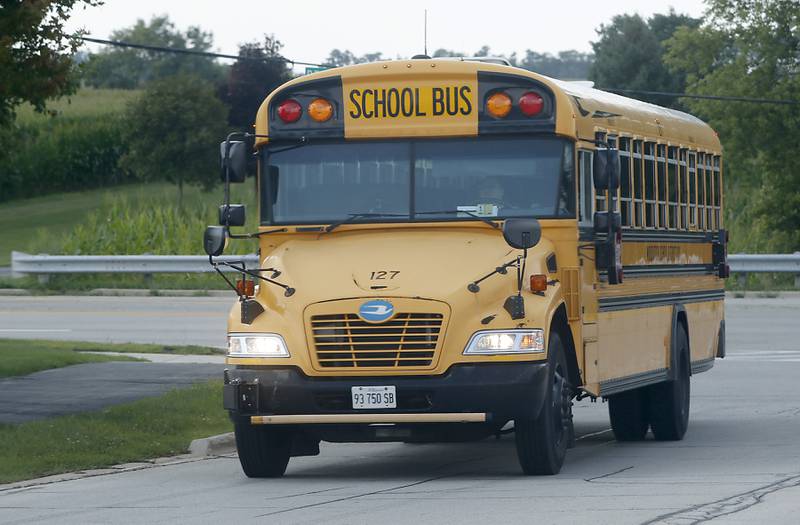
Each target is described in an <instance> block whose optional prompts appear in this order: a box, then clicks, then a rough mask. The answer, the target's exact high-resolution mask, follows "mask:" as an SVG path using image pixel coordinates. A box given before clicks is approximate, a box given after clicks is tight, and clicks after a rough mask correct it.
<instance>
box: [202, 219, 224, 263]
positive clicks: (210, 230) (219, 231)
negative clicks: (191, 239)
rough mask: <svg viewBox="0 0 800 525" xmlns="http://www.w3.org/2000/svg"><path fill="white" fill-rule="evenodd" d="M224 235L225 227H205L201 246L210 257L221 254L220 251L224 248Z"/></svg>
mask: <svg viewBox="0 0 800 525" xmlns="http://www.w3.org/2000/svg"><path fill="white" fill-rule="evenodd" d="M226 237H227V235H226V233H225V228H223V227H222V226H209V227H207V228H206V232H205V234H203V248H205V250H206V253H207V254H208V255H210V256H211V257H216V256H218V255H222V251H223V250H224V249H225V239H226Z"/></svg>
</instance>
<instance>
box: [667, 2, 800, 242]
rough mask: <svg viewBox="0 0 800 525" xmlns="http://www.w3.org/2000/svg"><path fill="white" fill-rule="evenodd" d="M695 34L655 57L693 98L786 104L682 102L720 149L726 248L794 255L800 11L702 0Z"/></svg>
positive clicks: (799, 183) (680, 36)
mask: <svg viewBox="0 0 800 525" xmlns="http://www.w3.org/2000/svg"><path fill="white" fill-rule="evenodd" d="M707 4H708V11H707V19H706V22H705V24H703V25H702V26H701V27H684V28H679V29H678V30H677V31H675V33H674V36H673V37H672V38H671V39H669V40H667V42H666V49H667V53H666V56H665V60H666V63H667V65H668V66H669V67H670V68H672V69H673V70H674V71H676V72H678V73H680V74H682V75H685V77H686V82H687V91H688V92H691V93H696V94H701V95H723V96H740V97H756V98H764V99H777V100H790V101H794V104H755V103H744V102H732V101H723V100H691V99H688V100H686V102H685V103H686V104H687V105H688V106H689V108H690V109H691V111H692V112H693V113H696V114H698V115H700V116H701V117H703V118H704V119H707V120H708V121H709V123H710V124H711V125H712V126H714V128H715V129H716V130H717V131H718V133H719V136H720V137H721V139H722V142H723V145H724V146H725V152H726V159H725V176H724V178H725V189H726V190H727V193H726V218H727V221H728V222H727V224H728V226H729V228H731V229H732V230H734V231H733V236H732V248H733V249H746V250H748V251H749V250H755V251H763V250H768V251H773V250H788V251H794V250H800V135H798V133H797V130H798V129H800V105H798V102H800V31H799V30H798V27H800V4H798V3H797V1H796V0H707Z"/></svg>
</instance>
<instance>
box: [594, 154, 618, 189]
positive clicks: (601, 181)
mask: <svg viewBox="0 0 800 525" xmlns="http://www.w3.org/2000/svg"><path fill="white" fill-rule="evenodd" d="M619 172H620V165H619V150H616V149H607V148H597V150H595V152H594V161H593V166H592V176H593V178H594V189H595V191H605V190H610V191H617V190H618V189H619V180H620V174H619Z"/></svg>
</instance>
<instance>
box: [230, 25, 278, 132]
mask: <svg viewBox="0 0 800 525" xmlns="http://www.w3.org/2000/svg"><path fill="white" fill-rule="evenodd" d="M282 47H283V44H282V43H281V41H280V40H277V39H276V38H275V36H274V35H265V36H264V43H263V44H260V43H257V42H252V43H248V44H243V45H242V46H240V47H239V57H240V58H239V60H237V61H236V62H235V63H234V64H233V66H231V68H230V71H229V73H228V82H227V84H225V85H224V86H222V88H221V89H220V98H221V99H222V100H223V101H225V102H226V103H227V104H228V105H229V106H230V112H229V113H228V123H229V124H230V125H231V126H234V127H236V128H241V129H245V130H248V131H249V130H251V129H252V126H253V122H254V121H255V118H256V112H257V111H258V108H259V106H260V105H261V103H262V102H263V101H264V99H265V98H266V96H267V95H268V94H269V93H270V92H271V91H272V90H273V89H275V88H276V87H278V86H280V85H281V84H283V83H284V82H286V81H287V80H289V79H290V78H291V72H290V70H289V69H288V67H287V63H286V61H285V60H283V57H281V54H280V50H281V48H282Z"/></svg>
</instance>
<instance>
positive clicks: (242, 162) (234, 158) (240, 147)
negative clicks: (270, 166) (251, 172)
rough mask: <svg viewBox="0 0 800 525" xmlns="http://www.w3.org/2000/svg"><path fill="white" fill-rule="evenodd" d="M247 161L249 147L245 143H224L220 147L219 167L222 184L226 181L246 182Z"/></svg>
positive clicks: (237, 141) (236, 141)
mask: <svg viewBox="0 0 800 525" xmlns="http://www.w3.org/2000/svg"><path fill="white" fill-rule="evenodd" d="M226 146H227V149H226ZM247 161H248V147H247V144H246V143H245V142H242V141H240V140H232V141H230V142H226V141H222V142H221V143H220V145H219V165H220V168H221V169H220V177H221V178H222V182H225V181H226V180H229V181H230V182H244V180H245V178H247ZM226 172H227V175H226Z"/></svg>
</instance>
